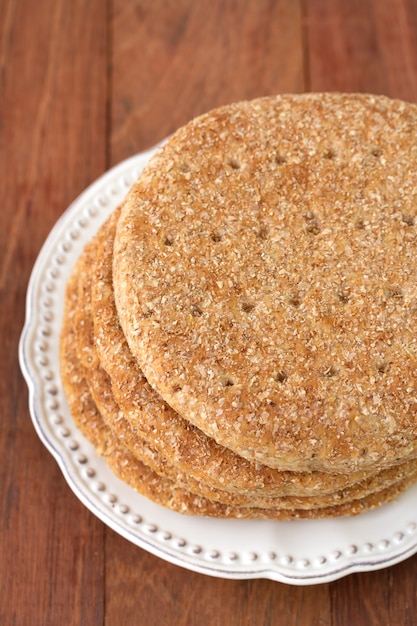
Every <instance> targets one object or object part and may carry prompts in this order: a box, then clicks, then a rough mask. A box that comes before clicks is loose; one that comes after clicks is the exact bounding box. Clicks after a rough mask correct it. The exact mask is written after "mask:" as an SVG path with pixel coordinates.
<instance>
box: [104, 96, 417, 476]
mask: <svg viewBox="0 0 417 626" xmlns="http://www.w3.org/2000/svg"><path fill="white" fill-rule="evenodd" d="M416 137H417V107H415V106H414V105H410V104H406V103H402V102H399V101H393V100H389V99H387V98H385V97H380V96H379V97H377V96H367V95H355V94H353V95H347V94H344V95H343V94H307V95H303V96H279V97H276V98H263V99H260V100H257V101H252V102H244V103H238V104H236V105H230V106H227V107H223V108H221V109H218V110H216V111H213V112H210V113H208V114H206V115H204V116H202V117H200V118H198V119H196V120H194V121H192V122H191V123H190V124H188V125H187V126H185V127H184V128H182V129H180V130H179V131H178V132H177V133H176V134H175V135H174V136H173V138H171V140H170V141H169V142H168V144H167V145H166V146H165V147H164V148H163V149H162V150H161V151H160V152H159V153H158V155H157V156H156V157H154V159H153V160H152V162H151V163H150V164H149V166H148V167H147V169H146V170H145V172H144V173H143V174H142V176H141V178H140V179H139V181H138V182H137V183H136V185H135V186H134V188H133V190H132V192H131V193H130V194H129V196H128V198H127V200H126V202H125V204H124V207H123V210H122V214H121V217H120V220H119V223H118V227H117V236H116V241H115V249H114V289H115V295H116V303H117V309H118V313H119V318H120V322H121V325H122V327H123V330H124V334H125V336H126V339H127V341H128V344H129V347H130V350H131V352H132V353H133V355H134V356H135V358H136V359H137V361H138V363H139V365H140V367H141V369H142V370H143V372H144V374H145V376H146V378H147V379H148V381H149V382H150V383H151V384H152V385H153V386H154V387H155V389H157V390H158V392H159V393H160V394H161V395H162V397H163V398H164V399H165V400H166V401H167V402H168V403H169V404H170V405H171V406H172V407H173V408H174V409H175V410H176V411H177V412H178V413H179V414H181V415H182V416H183V417H184V418H185V419H186V420H188V421H189V422H190V423H192V424H194V425H195V426H197V427H198V428H200V429H201V430H202V431H204V432H205V433H206V434H207V435H209V436H210V437H212V438H214V439H215V440H216V441H217V442H218V443H220V444H222V445H224V446H226V447H228V448H230V449H232V450H234V451H235V452H236V453H237V454H239V455H242V456H244V457H246V458H247V459H249V460H251V461H258V462H260V463H263V464H265V465H268V466H270V467H275V468H279V469H281V470H283V469H288V470H297V471H311V470H320V471H328V472H335V471H340V472H349V471H353V470H357V469H369V470H371V469H379V468H382V467H389V466H390V465H394V464H397V463H399V462H400V461H405V460H406V459H411V458H413V457H415V456H416V453H417V441H416V439H417V418H416V411H417V362H416V355H417V338H416V336H415V332H414V328H415V322H416V315H417V300H416V264H415V257H416V231H415V229H416V219H417V218H416V206H417V167H416V165H417V140H416Z"/></svg>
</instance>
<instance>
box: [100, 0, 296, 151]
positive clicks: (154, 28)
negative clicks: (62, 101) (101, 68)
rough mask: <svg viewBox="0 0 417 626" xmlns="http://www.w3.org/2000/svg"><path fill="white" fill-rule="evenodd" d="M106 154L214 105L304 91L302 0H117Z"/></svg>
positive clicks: (132, 146) (147, 142)
mask: <svg viewBox="0 0 417 626" xmlns="http://www.w3.org/2000/svg"><path fill="white" fill-rule="evenodd" d="M112 41H113V62H112V127H111V131H112V132H111V158H112V160H113V161H115V162H117V161H119V160H120V159H122V158H124V157H126V156H127V155H130V154H134V153H136V152H137V151H138V150H140V149H144V148H147V147H150V146H151V145H153V144H154V143H156V142H157V141H160V140H161V139H163V138H164V137H166V136H167V135H168V134H169V133H172V132H173V131H174V130H175V129H176V128H178V127H179V126H180V125H182V124H184V123H185V122H187V121H188V120H189V119H191V118H192V117H195V116H196V115H199V114H200V113H203V112H204V111H207V110H209V109H211V108H213V107H215V106H219V105H222V104H227V103H229V102H232V101H236V100H243V99H246V98H254V97H256V96H262V95H266V94H271V93H278V92H281V91H291V92H299V91H303V89H304V66H303V50H302V31H301V9H300V2H299V1H298V0H294V1H291V2H288V1H287V0H278V1H274V2H271V1H270V0H258V1H251V2H241V1H239V0H231V1H228V2H226V3H225V2H224V1H223V0H200V1H199V2H190V0H168V1H166V0H154V1H153V2H146V1H145V2H144V1H142V2H140V1H130V2H128V1H126V0H115V1H114V8H113V35H112Z"/></svg>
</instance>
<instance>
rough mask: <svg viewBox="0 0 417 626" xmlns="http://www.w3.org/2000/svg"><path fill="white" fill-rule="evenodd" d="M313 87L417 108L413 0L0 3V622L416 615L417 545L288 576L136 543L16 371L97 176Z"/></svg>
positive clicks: (354, 620) (266, 621) (335, 623)
mask: <svg viewBox="0 0 417 626" xmlns="http://www.w3.org/2000/svg"><path fill="white" fill-rule="evenodd" d="M310 89H311V90H314V91H322V90H342V91H367V92H377V93H385V94H387V95H390V96H392V97H399V98H403V99H406V100H410V101H415V102H417V6H416V2H415V0H351V1H349V2H346V1H345V0H332V1H331V2H329V1H327V0H245V1H243V0H227V1H226V2H225V1H223V0H199V1H198V2H195V1H193V0H105V1H103V0H88V2H87V0H74V1H73V2H71V3H70V2H66V1H65V0H42V2H40V3H33V2H31V0H3V2H0V168H1V172H2V184H1V194H2V211H0V250H1V252H0V302H1V307H0V333H1V338H2V359H1V361H0V411H1V412H0V414H1V416H2V417H1V422H0V455H1V459H2V463H1V464H0V485H1V490H0V507H1V509H0V510H1V516H2V517H1V519H2V522H3V525H2V532H1V533H0V624H7V625H8V624H15V625H17V626H20V624H25V625H26V624H31V625H35V626H37V625H38V624H39V625H45V624H47V625H49V624H53V625H55V624H65V625H72V624H80V625H81V624H83V625H85V624H88V625H93V626H99V625H102V624H104V625H105V626H119V624H130V623H132V624H146V625H149V626H152V625H154V624H155V625H156V624H158V626H159V625H160V624H176V625H179V626H193V625H197V624H198V625H199V626H200V625H204V626H206V625H207V626H212V625H215V626H217V625H219V626H220V625H221V626H223V624H228V625H230V626H246V625H247V626H249V625H252V624H257V625H258V624H260V625H265V626H267V625H268V626H271V625H272V624H280V625H282V626H292V625H295V624H297V625H301V626H304V625H306V626H310V625H323V626H344V625H350V624H355V626H362V625H363V626H365V625H366V626H369V624H372V625H373V624H378V625H379V624H395V625H396V626H412V625H414V624H415V623H416V618H415V615H416V613H417V585H416V583H415V581H416V579H417V556H415V557H412V558H410V559H408V560H407V561H405V562H403V563H400V564H399V565H397V566H395V567H392V568H389V569H385V570H381V571H376V572H370V573H361V574H353V575H351V576H348V577H347V578H343V579H341V580H338V581H336V582H334V583H331V584H324V585H317V586H311V587H292V586H288V585H283V584H279V583H275V582H272V581H268V580H251V581H234V580H221V579H216V578H210V577H207V576H203V575H200V574H196V573H194V572H189V571H187V570H184V569H182V568H179V567H175V566H173V565H170V564H168V563H165V562H164V561H162V560H160V559H158V558H156V557H154V556H152V555H151V554H148V553H146V552H144V551H143V550H141V549H139V548H136V547H134V546H132V545H131V544H130V543H129V542H127V541H126V540H124V539H122V538H121V537H120V536H118V535H117V534H115V533H114V532H113V531H111V530H109V529H108V528H106V527H104V525H103V524H102V523H101V522H99V521H98V520H97V519H96V518H95V517H94V516H93V515H92V514H90V513H89V512H88V511H87V510H86V509H85V508H84V507H83V506H82V505H81V503H79V502H78V500H77V499H76V498H75V496H74V495H73V494H72V493H71V491H70V489H69V488H68V486H67V485H66V483H65V480H64V479H63V477H62V475H61V472H60V470H59V469H58V467H57V465H56V462H55V461H54V459H53V458H52V457H51V455H50V454H49V453H48V452H47V450H46V449H45V448H44V447H43V445H42V443H41V442H40V441H39V439H38V438H37V436H36V434H35V432H34V429H33V427H32V424H31V421H30V419H29V415H28V408H27V392H26V386H25V383H24V381H23V380H22V377H21V375H20V373H19V367H18V362H17V345H18V339H19V334H20V330H21V327H22V324H23V317H24V299H25V291H26V286H27V281H28V278H29V273H30V271H31V268H32V265H33V263H34V260H35V258H36V256H37V254H38V251H39V249H40V247H41V245H42V243H43V241H44V239H45V237H46V235H47V234H48V232H49V230H50V228H51V226H52V225H53V223H54V222H55V221H56V219H57V218H58V217H59V216H60V215H61V213H62V212H63V210H64V209H65V208H66V206H68V204H69V203H70V202H71V201H72V200H73V199H74V198H75V197H76V196H77V195H78V193H80V192H81V191H82V190H83V189H84V188H85V186H86V185H88V183H90V182H91V181H93V180H94V179H95V178H96V177H97V176H98V175H99V174H101V173H102V172H103V171H104V170H105V169H106V168H108V167H109V166H110V165H112V164H114V163H116V162H118V161H120V160H121V159H123V158H125V157H128V156H130V155H131V154H134V153H136V152H138V151H140V150H142V149H144V148H146V147H149V146H150V145H152V144H154V143H156V142H157V141H159V140H160V139H162V138H163V137H165V136H166V135H167V134H169V133H171V132H172V131H173V130H175V129H176V128H177V127H178V126H179V125H181V124H183V123H185V122H186V121H188V120H189V119H190V118H191V117H193V116H195V115H198V114H200V113H202V112H203V111H206V110H208V109H210V108H212V107H214V106H217V105H221V104H226V103H228V102H231V101H234V100H240V99H243V98H252V97H256V96H260V95H265V94H270V93H280V92H300V91H304V90H310ZM312 541H314V538H312Z"/></svg>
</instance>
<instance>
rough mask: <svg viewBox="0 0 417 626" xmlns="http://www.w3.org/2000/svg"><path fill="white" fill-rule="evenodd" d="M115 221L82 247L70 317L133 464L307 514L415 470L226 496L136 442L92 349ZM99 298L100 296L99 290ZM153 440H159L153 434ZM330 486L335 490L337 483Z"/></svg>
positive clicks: (198, 489) (90, 378)
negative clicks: (96, 301)
mask: <svg viewBox="0 0 417 626" xmlns="http://www.w3.org/2000/svg"><path fill="white" fill-rule="evenodd" d="M115 218H117V215H116V216H115V217H113V218H111V219H110V220H109V222H108V223H106V224H105V225H104V226H103V227H102V228H101V229H100V231H99V233H98V234H97V236H96V237H95V238H94V239H93V241H92V242H90V243H89V244H88V245H87V246H86V248H85V249H84V252H83V254H82V255H81V258H80V261H79V263H78V267H77V270H78V271H77V273H78V302H77V311H76V313H75V315H74V334H75V343H76V346H77V352H78V358H79V361H80V367H81V368H82V370H83V372H84V377H85V380H86V382H87V384H88V386H89V389H90V393H91V395H92V397H93V399H94V402H95V404H96V406H97V408H98V410H99V412H100V414H101V416H102V418H103V420H104V422H105V423H106V424H107V425H108V426H109V427H110V429H111V430H112V433H113V434H114V436H115V437H116V438H117V439H119V441H120V442H121V443H122V444H123V445H124V446H125V447H126V448H127V449H128V450H129V451H130V452H132V454H133V456H134V457H135V458H136V459H137V460H139V461H142V462H144V463H146V464H147V465H149V466H150V467H151V469H153V470H154V471H155V472H156V473H157V474H159V475H160V476H161V477H163V478H168V479H170V480H175V482H176V484H177V486H178V487H182V488H184V489H187V490H189V491H190V492H191V493H195V494H197V495H199V496H204V497H206V498H207V499H209V500H211V501H215V502H220V503H222V504H225V505H231V506H234V507H252V508H253V507H256V508H265V509H266V508H270V509H295V508H297V509H298V508H299V509H304V510H307V509H313V508H314V509H318V508H324V507H328V506H334V505H341V504H344V503H348V502H351V501H354V500H358V499H360V498H364V497H366V496H368V495H370V494H371V493H376V492H378V491H383V490H384V489H386V488H387V487H389V486H391V485H394V484H397V483H398V482H399V481H400V480H403V479H404V478H406V477H407V476H409V475H411V474H412V473H413V472H416V471H417V469H416V466H417V463H414V462H411V463H408V464H407V463H406V464H404V465H402V466H398V467H396V468H392V469H390V470H386V471H382V472H380V473H377V474H375V475H374V476H371V477H369V478H366V479H362V480H361V481H360V482H359V483H355V484H352V485H349V486H347V487H346V486H345V488H342V489H337V488H334V490H333V491H332V492H331V493H322V492H321V489H320V486H321V483H322V482H324V481H326V479H327V481H330V480H331V478H332V477H331V476H328V475H326V476H325V478H324V481H323V478H322V477H320V476H318V475H317V474H316V476H315V477H316V479H317V487H316V488H315V489H314V495H309V496H305V495H303V492H301V493H298V494H295V493H294V492H291V494H290V495H288V493H287V492H288V488H287V487H286V485H285V482H286V481H285V479H284V480H283V481H282V482H283V483H284V488H283V490H282V492H281V494H280V496H275V497H274V496H270V495H268V494H266V493H265V491H264V490H263V489H259V492H258V493H257V494H255V495H254V494H251V493H250V492H249V493H248V492H247V491H245V492H244V493H236V492H229V490H228V485H227V484H222V489H216V488H213V487H210V485H207V484H205V483H204V482H202V481H198V480H196V479H195V478H193V476H191V475H190V474H189V473H186V472H184V471H183V469H182V468H181V466H180V468H177V467H175V465H172V464H171V463H170V461H169V460H168V459H166V458H165V457H164V456H163V455H162V454H161V453H158V452H157V451H155V450H154V449H153V446H152V440H150V441H149V442H147V441H145V440H143V439H142V438H141V437H139V436H138V434H137V432H136V433H135V432H134V431H133V430H132V428H131V427H130V424H129V423H128V422H127V420H126V419H125V418H124V416H123V413H122V412H121V411H120V409H119V407H118V405H117V404H116V402H115V400H114V397H113V394H112V390H111V384H110V379H109V377H108V376H107V374H106V373H105V372H104V370H103V369H102V367H101V364H100V361H99V359H98V358H97V353H96V350H95V345H94V331H93V317H92V307H91V305H92V302H91V286H92V284H94V278H95V277H96V276H99V277H100V278H101V280H102V279H103V270H102V269H101V267H102V262H103V260H104V259H105V254H104V251H103V245H104V247H106V243H107V238H106V235H107V233H108V231H109V229H110V227H111V225H112V222H113V221H114V219H115ZM94 258H95V259H96V266H97V267H95V264H94ZM92 267H93V271H92ZM99 293H103V289H102V285H101V288H100V289H99ZM155 437H157V434H156V433H155ZM195 462H197V459H195ZM241 463H242V465H243V470H244V469H245V467H246V465H247V463H246V462H245V461H244V460H243V459H242V460H241ZM203 475H204V473H203ZM294 478H297V480H298V481H299V482H302V477H301V478H300V477H295V476H294ZM307 480H308V482H309V484H310V483H312V481H313V480H314V476H308V477H307ZM287 481H288V478H287ZM334 482H335V484H336V485H337V481H334ZM292 486H293V485H292Z"/></svg>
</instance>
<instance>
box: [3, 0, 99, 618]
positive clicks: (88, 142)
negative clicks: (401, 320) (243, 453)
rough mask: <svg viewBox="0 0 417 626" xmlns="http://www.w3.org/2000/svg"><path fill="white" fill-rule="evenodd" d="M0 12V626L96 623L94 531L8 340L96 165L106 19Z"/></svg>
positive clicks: (94, 4) (40, 8)
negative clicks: (57, 229)
mask: <svg viewBox="0 0 417 626" xmlns="http://www.w3.org/2000/svg"><path fill="white" fill-rule="evenodd" d="M0 6H1V9H0V11H1V15H0V28H1V49H0V72H1V73H0V80H1V85H0V94H1V96H0V98H1V99H0V120H1V125H0V168H1V171H2V184H1V193H2V211H1V216H0V220H1V222H0V223H1V227H0V250H1V269H0V294H1V295H0V300H1V316H0V336H1V338H2V350H1V353H2V359H1V365H0V368H1V375H0V414H1V416H2V420H1V426H0V455H1V459H2V462H1V464H0V484H1V491H0V498H1V500H0V502H1V511H2V521H3V524H2V532H1V534H0V555H1V565H0V623H1V624H18V625H20V624H33V625H37V624H39V625H41V624H42V625H44V624H87V623H88V624H99V623H102V621H103V609H104V601H103V559H104V555H103V534H104V531H103V527H102V525H101V524H100V523H99V522H98V521H97V520H96V519H95V518H93V517H92V516H91V515H90V514H89V513H88V512H87V511H86V510H85V509H84V507H83V506H82V505H81V504H80V503H79V502H78V501H77V500H76V498H75V497H74V496H73V494H72V493H71V492H70V490H69V489H68V486H67V485H66V483H65V481H64V479H63V477H62V475H61V472H60V471H59V470H58V467H57V465H56V463H55V461H54V460H53V459H52V457H51V456H50V455H49V453H48V452H47V451H46V449H45V448H44V447H43V445H42V444H41V443H40V441H39V439H38V438H37V437H36V434H35V432H34V430H33V427H32V425H31V422H30V420H29V416H28V408H27V406H28V405H27V393H26V388H25V385H24V384H23V381H22V378H21V375H20V373H19V368H18V363H17V344H18V338H19V334H20V330H21V327H22V325H23V317H24V300H25V291H26V285H27V281H28V277H29V272H30V269H31V267H32V265H33V262H34V260H35V257H36V255H37V254H38V251H39V248H40V246H41V244H42V242H43V240H44V238H45V237H46V235H47V233H48V231H49V230H50V228H51V226H52V225H53V223H54V222H55V221H56V219H57V218H58V217H59V216H60V215H61V213H62V212H63V210H64V209H65V208H66V207H67V205H68V204H69V202H70V201H71V200H72V199H73V198H74V197H75V196H76V195H77V194H78V193H79V192H81V191H82V190H83V188H84V187H85V185H86V184H88V183H89V182H91V181H92V180H94V178H96V177H97V176H98V175H99V174H100V173H101V172H102V171H103V170H104V169H105V167H106V162H105V155H106V151H105V148H106V127H105V120H106V115H105V113H106V108H105V107H106V87H107V85H106V29H107V23H106V16H105V14H103V13H102V9H101V6H102V3H101V1H100V0H93V1H91V2H88V3H86V2H81V1H79V0H77V1H76V2H71V3H68V2H66V1H65V0H54V1H52V0H51V1H49V0H48V1H47V0H45V1H43V2H41V3H31V2H26V1H18V0H6V1H4V2H2V3H0ZM91 58H93V59H94V63H91V64H90V63H86V59H91Z"/></svg>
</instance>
